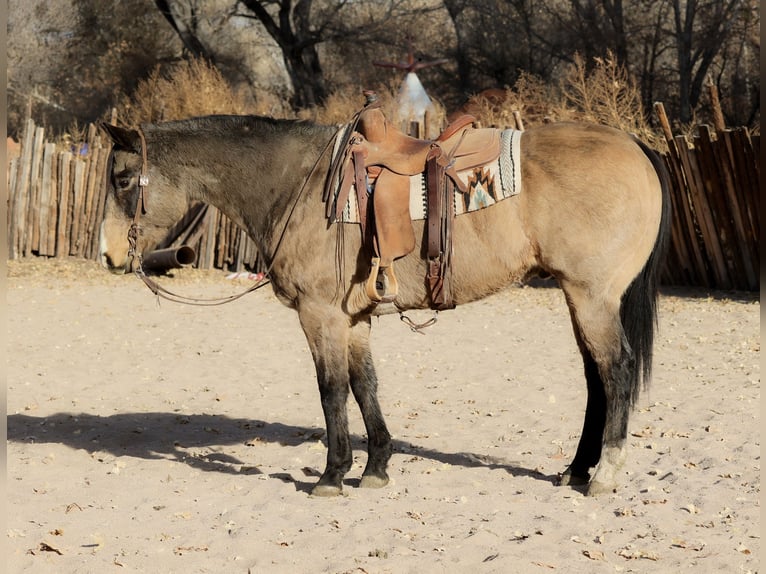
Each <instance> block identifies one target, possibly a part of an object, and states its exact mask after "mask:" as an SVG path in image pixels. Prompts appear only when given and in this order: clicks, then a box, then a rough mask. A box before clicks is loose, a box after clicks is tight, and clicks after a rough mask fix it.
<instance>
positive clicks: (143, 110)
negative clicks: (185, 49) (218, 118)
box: [117, 59, 248, 127]
mask: <svg viewBox="0 0 766 574" xmlns="http://www.w3.org/2000/svg"><path fill="white" fill-rule="evenodd" d="M247 108H248V106H247V104H246V102H245V98H244V97H243V96H242V95H241V94H239V93H237V92H235V91H234V90H233V89H232V88H231V86H230V85H229V84H228V82H227V81H226V80H225V79H224V78H223V76H222V75H221V73H220V72H219V71H218V69H217V68H216V67H215V66H213V65H212V64H210V63H208V62H206V61H205V60H199V59H197V60H195V59H192V60H184V61H182V62H180V63H178V64H177V65H175V66H174V67H173V68H172V69H171V70H169V71H168V72H165V73H163V71H162V70H161V69H160V68H159V67H157V68H155V69H154V70H153V71H152V73H151V74H150V75H149V77H148V78H147V79H145V80H141V81H140V82H139V84H138V87H137V88H136V91H135V92H134V93H133V95H132V97H130V98H127V97H126V98H123V100H122V103H121V105H120V106H119V107H118V110H117V116H118V118H119V120H120V122H121V123H123V124H125V125H127V126H132V127H135V126H138V125H139V124H141V123H144V122H160V121H170V120H179V119H183V118H190V117H195V116H202V115H209V114H243V113H247Z"/></svg>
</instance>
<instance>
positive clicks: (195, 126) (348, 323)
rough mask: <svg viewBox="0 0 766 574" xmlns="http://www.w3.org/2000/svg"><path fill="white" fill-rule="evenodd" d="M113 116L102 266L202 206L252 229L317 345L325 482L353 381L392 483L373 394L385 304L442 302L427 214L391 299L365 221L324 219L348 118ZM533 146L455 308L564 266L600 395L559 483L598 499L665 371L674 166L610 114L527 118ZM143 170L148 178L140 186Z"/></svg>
mask: <svg viewBox="0 0 766 574" xmlns="http://www.w3.org/2000/svg"><path fill="white" fill-rule="evenodd" d="M103 128H104V130H105V131H106V132H107V133H108V134H109V136H110V137H111V139H112V141H113V149H112V154H111V162H112V166H111V169H110V173H109V184H108V187H109V189H108V197H107V199H106V204H105V215H104V220H103V223H102V227H101V247H100V259H101V262H102V264H103V265H104V266H105V267H107V268H108V269H110V270H112V271H113V272H118V273H122V272H129V271H130V270H131V269H133V268H134V266H135V265H134V262H133V257H131V256H129V251H131V255H133V253H135V252H139V253H140V251H141V250H147V249H150V248H151V246H152V245H154V244H156V243H157V242H158V241H160V240H161V239H162V237H163V236H164V234H165V233H166V232H167V231H168V229H169V228H170V227H171V226H173V224H175V223H176V222H177V221H178V220H180V219H181V217H182V216H183V215H184V214H185V213H186V212H187V210H188V209H189V207H190V206H191V205H192V204H193V203H194V202H197V201H203V202H207V203H209V204H212V205H214V206H216V207H217V208H219V209H220V210H221V211H222V212H223V213H225V214H226V215H227V216H228V217H229V218H230V219H231V220H233V221H234V222H236V223H237V224H239V225H240V226H242V228H243V229H245V230H246V231H247V233H248V234H249V235H250V237H251V238H252V239H253V240H254V241H255V243H256V244H257V246H258V249H259V253H260V256H261V257H262V258H263V261H264V263H265V265H266V266H267V267H268V279H269V280H270V282H271V285H272V287H273V290H274V293H275V294H276V296H277V297H278V299H279V300H280V301H281V302H282V303H284V304H285V305H287V306H288V307H291V308H293V309H295V311H297V313H298V316H299V320H300V325H301V327H302V329H303V332H304V334H305V336H306V339H307V341H308V345H309V347H310V350H311V353H312V356H313V360H314V364H315V368H316V375H317V380H318V385H319V394H320V398H321V403H322V409H323V412H324V417H325V423H326V429H327V461H326V468H325V470H324V472H323V473H322V475H321V477H320V478H319V481H318V483H317V484H316V485H315V486H314V487H313V490H312V494H313V495H319V496H333V495H337V494H339V493H341V490H342V480H343V478H344V475H345V474H346V473H347V472H348V471H349V470H350V468H351V465H352V450H351V441H350V437H349V431H348V419H347V410H346V404H347V399H348V394H349V389H350V390H351V393H352V394H353V397H354V399H356V402H357V403H358V406H359V408H360V410H361V414H362V417H363V420H364V425H365V428H366V433H367V437H368V447H367V450H368V459H367V464H366V467H365V469H364V471H363V475H362V478H361V482H360V486H362V487H374V488H377V487H383V486H385V485H386V484H387V483H388V480H389V479H388V474H387V466H388V462H389V459H390V457H391V455H392V442H391V435H390V434H389V431H388V428H387V427H386V423H385V421H384V417H383V414H382V412H381V407H380V404H379V402H378V397H377V377H376V372H375V367H374V363H373V359H372V355H371V352H370V342H369V339H370V327H371V317H373V316H376V315H381V314H384V313H387V312H391V311H392V310H393V311H397V310H398V311H405V310H410V309H427V308H429V306H430V293H429V290H428V286H427V281H426V280H425V279H424V278H425V276H426V273H427V267H428V261H427V257H426V241H427V237H426V236H427V225H426V224H425V222H424V221H413V222H412V226H413V229H414V235H415V246H414V249H413V250H412V251H411V252H410V253H409V254H408V255H406V256H404V257H401V258H400V259H398V260H397V261H396V264H397V270H398V291H397V293H396V296H395V300H394V301H393V303H387V304H382V303H380V302H378V301H373V300H371V299H370V297H369V295H368V290H367V289H366V283H367V280H368V278H369V276H370V273H371V271H370V267H369V257H368V254H367V253H366V251H367V246H366V244H365V243H364V242H363V241H362V237H361V233H359V231H357V230H356V229H355V227H354V226H353V225H351V224H347V223H338V222H334V223H333V222H330V221H328V219H327V217H326V213H325V209H324V205H323V197H322V196H323V193H324V186H325V182H326V178H327V173H328V169H329V165H330V155H331V154H330V153H326V152H327V149H328V146H329V143H328V142H331V141H333V140H334V138H335V137H336V134H337V131H338V127H337V126H322V125H315V124H313V123H310V122H306V121H298V120H278V119H272V118H264V117H256V116H208V117H200V118H192V119H188V120H182V121H173V122H166V123H158V124H148V125H144V126H142V128H141V129H139V130H130V129H126V128H120V127H115V126H109V125H104V126H103ZM330 147H331V146H330ZM520 153H521V172H522V179H521V181H522V184H521V187H522V189H521V193H519V194H518V195H516V196H514V197H512V198H509V199H504V200H502V201H498V202H497V203H496V204H495V205H493V206H492V207H489V208H485V209H481V210H478V211H473V212H470V213H465V214H461V215H458V216H457V217H455V218H454V227H453V230H452V233H453V253H452V261H451V265H452V279H451V281H452V284H451V290H452V297H453V304H454V305H462V304H465V303H469V302H471V301H476V300H478V299H482V298H484V297H487V296H489V295H491V294H493V293H496V292H498V291H500V290H501V289H503V288H504V287H506V286H508V285H510V284H511V283H513V282H517V281H521V280H524V279H525V278H529V277H531V276H534V275H536V274H541V273H543V274H547V275H550V276H552V277H554V278H555V279H556V281H557V282H558V285H559V286H560V287H561V289H562V290H563V291H564V294H565V298H566V303H567V305H568V308H569V311H570V315H571V321H572V325H573V328H574V336H575V339H576V342H577V345H578V347H579V350H580V352H581V354H582V358H583V363H584V371H585V379H586V383H587V391H588V393H587V404H586V409H585V418H584V423H583V428H582V434H581V437H580V441H579V444H578V447H577V450H576V453H575V456H574V458H573V460H572V462H571V463H570V465H569V466H568V467H567V468H566V469H564V470H563V471H562V473H561V474H560V475H559V483H560V484H562V485H583V486H584V487H586V488H587V493H588V494H589V495H597V494H600V493H604V492H613V491H614V490H615V488H616V487H617V485H618V476H617V475H618V471H619V469H620V467H621V466H622V465H623V463H624V461H625V459H626V446H625V445H626V437H627V432H628V418H629V414H630V411H631V410H632V408H633V406H634V405H635V403H636V400H637V398H638V396H639V391H640V390H641V388H642V387H644V386H646V384H648V381H649V377H650V374H651V366H652V347H653V339H654V329H655V327H656V322H657V314H656V313H657V310H656V308H657V297H658V275H659V272H660V266H661V262H662V258H663V251H664V249H665V245H666V243H667V239H668V234H669V225H670V215H669V213H670V202H669V196H668V187H667V186H668V183H667V181H668V179H667V174H666V171H665V168H664V165H663V163H662V161H661V158H659V156H658V155H657V154H656V153H654V152H653V151H652V150H650V149H649V148H648V147H647V146H646V145H645V144H643V143H642V142H640V141H639V140H638V139H637V138H635V137H633V136H631V135H629V134H626V133H624V132H621V131H618V130H615V129H612V128H609V127H604V126H598V125H586V124H575V123H553V124H546V125H542V126H539V127H533V128H529V129H527V130H526V131H524V132H522V134H521V152H520ZM144 175H146V176H148V182H147V181H141V182H140V181H139V180H140V179H141V178H142V176H144ZM139 183H141V184H142V185H139ZM144 186H145V187H144ZM137 210H138V211H139V215H140V224H139V225H140V233H138V234H137V236H136V235H134V236H133V242H134V245H133V250H131V245H130V241H129V238H128V233H127V232H128V230H129V229H130V228H131V226H132V222H134V218H135V215H136V212H137ZM541 368H544V367H542V366H541ZM594 467H595V470H592V469H593V468H594ZM591 472H593V474H592V475H591ZM586 485H587V486H586Z"/></svg>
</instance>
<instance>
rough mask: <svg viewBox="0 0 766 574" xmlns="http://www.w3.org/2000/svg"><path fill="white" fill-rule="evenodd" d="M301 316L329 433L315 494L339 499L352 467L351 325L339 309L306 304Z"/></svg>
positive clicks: (313, 490)
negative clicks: (349, 410)
mask: <svg viewBox="0 0 766 574" xmlns="http://www.w3.org/2000/svg"><path fill="white" fill-rule="evenodd" d="M298 316H299V318H300V322H301V327H302V328H303V332H304V334H305V335H306V339H307V341H308V344H309V348H310V349H311V354H312V356H313V357H314V366H315V367H316V374H317V382H318V383H319V395H320V398H321V400H322V411H323V412H324V418H325V426H326V429H327V465H326V467H325V470H324V472H323V473H322V476H321V477H320V478H319V482H318V483H317V484H316V485H315V486H314V488H313V489H312V491H311V494H313V495H315V496H337V495H338V494H340V493H341V490H342V489H343V477H344V476H345V474H346V473H347V472H348V471H349V470H350V469H351V464H352V455H351V439H350V437H349V434H348V414H347V411H346V401H347V399H348V391H349V370H348V341H349V332H350V326H349V321H348V317H347V316H346V315H345V314H343V313H342V312H341V311H340V310H339V309H333V308H331V307H327V306H320V305H311V304H305V303H304V304H301V305H300V306H299V308H298Z"/></svg>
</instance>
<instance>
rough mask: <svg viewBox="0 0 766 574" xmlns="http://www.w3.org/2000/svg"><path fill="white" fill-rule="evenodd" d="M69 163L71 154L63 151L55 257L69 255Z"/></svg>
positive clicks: (60, 166)
mask: <svg viewBox="0 0 766 574" xmlns="http://www.w3.org/2000/svg"><path fill="white" fill-rule="evenodd" d="M71 165H72V154H71V153H70V152H68V151H65V152H63V153H62V154H61V156H60V157H59V177H58V183H59V185H58V200H59V201H58V221H57V227H56V257H66V256H67V255H69V198H70V195H71V189H72V182H71V180H70V167H71Z"/></svg>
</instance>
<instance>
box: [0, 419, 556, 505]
mask: <svg viewBox="0 0 766 574" xmlns="http://www.w3.org/2000/svg"><path fill="white" fill-rule="evenodd" d="M7 423H8V427H7V433H8V440H9V441H13V442H17V443H55V444H63V445H66V446H69V447H71V448H73V449H82V450H84V451H86V452H88V453H90V454H95V453H108V454H109V455H112V456H115V457H120V456H131V457H136V458H143V459H147V460H152V459H157V460H161V459H164V460H172V461H175V462H179V463H183V464H186V465H188V466H190V467H193V468H196V469H199V470H202V471H206V472H221V473H228V474H255V475H258V474H264V472H263V471H262V470H261V469H259V468H258V467H257V466H251V465H249V464H248V463H247V462H246V461H242V460H239V459H238V458H237V457H235V456H233V455H231V454H227V453H226V452H225V448H222V447H225V446H226V445H248V446H254V445H257V444H258V443H277V444H280V445H282V446H286V447H296V446H299V445H301V444H304V443H306V442H317V441H320V440H322V439H324V437H325V431H324V429H321V428H316V427H301V426H291V425H285V424H282V423H270V422H266V421H259V420H252V419H238V418H230V417H226V416H218V415H209V414H200V415H183V414H177V413H163V412H150V413H125V414H114V415H109V416H99V415H93V414H87V413H79V414H75V413H56V414H53V415H50V416H47V417H34V416H30V415H26V414H13V415H8V417H7ZM352 446H353V448H354V449H355V450H365V449H366V439H365V438H364V437H360V436H358V435H352ZM393 449H394V453H399V454H404V455H407V456H417V457H421V458H425V459H429V460H434V461H438V462H441V463H445V464H449V465H452V466H462V467H486V468H490V469H495V470H501V471H505V472H507V473H509V474H511V475H513V476H520V477H530V478H534V479H536V480H542V481H547V482H555V481H556V477H555V476H551V475H546V474H544V473H542V472H539V471H538V470H534V469H529V468H524V467H522V466H518V465H515V464H512V463H509V462H507V461H504V460H502V459H498V458H495V457H487V456H485V455H480V454H474V453H469V452H457V453H449V452H440V451H438V450H435V449H430V448H427V447H423V446H418V445H414V444H412V443H409V442H406V441H400V440H394V442H393ZM301 472H302V473H303V474H304V475H305V476H307V477H312V480H313V482H303V481H301V480H298V479H296V478H294V476H293V475H292V474H289V473H284V472H282V473H271V474H269V476H270V477H271V478H276V479H279V480H282V481H284V482H292V483H294V484H295V488H296V490H300V491H305V492H308V491H310V490H311V488H312V487H313V484H314V482H316V480H315V479H316V478H317V477H319V475H320V474H321V471H320V470H319V469H315V468H310V467H304V468H303V469H301ZM345 483H346V484H347V485H349V486H358V484H359V479H358V478H348V479H346V481H345Z"/></svg>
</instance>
